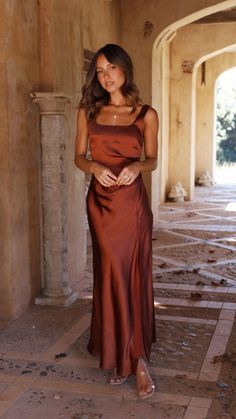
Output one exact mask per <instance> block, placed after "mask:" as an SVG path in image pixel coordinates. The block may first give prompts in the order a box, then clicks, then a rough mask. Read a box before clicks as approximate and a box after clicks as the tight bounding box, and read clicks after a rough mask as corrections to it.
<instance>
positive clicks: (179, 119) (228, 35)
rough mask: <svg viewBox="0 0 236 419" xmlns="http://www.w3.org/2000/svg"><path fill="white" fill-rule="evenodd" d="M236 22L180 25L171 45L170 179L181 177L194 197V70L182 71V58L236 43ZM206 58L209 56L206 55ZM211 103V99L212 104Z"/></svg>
mask: <svg viewBox="0 0 236 419" xmlns="http://www.w3.org/2000/svg"><path fill="white" fill-rule="evenodd" d="M235 31H236V23H228V24H227V27H226V25H225V24H221V23H214V24H192V25H188V26H185V27H183V28H181V29H180V30H179V31H178V32H177V34H176V36H175V38H174V39H173V41H172V43H171V48H170V57H171V58H170V63H171V66H170V141H169V183H170V184H175V183H176V182H177V181H181V182H182V184H183V186H184V187H185V189H186V190H187V192H188V196H189V197H190V199H191V198H192V193H193V188H194V175H195V173H194V166H195V143H194V140H195V139H194V136H193V132H192V129H193V123H194V118H195V114H194V103H193V102H194V101H195V99H194V94H195V91H196V86H195V85H194V84H193V73H192V72H191V71H190V72H185V71H183V67H182V65H183V62H184V61H187V62H190V63H192V64H195V63H197V62H198V61H199V60H200V59H202V58H203V57H207V56H208V55H209V54H215V53H217V52H218V51H220V50H222V49H224V48H227V47H229V46H230V45H233V44H234V43H235ZM205 59H206V58H205ZM210 105H211V106H212V104H210V101H209V106H210Z"/></svg>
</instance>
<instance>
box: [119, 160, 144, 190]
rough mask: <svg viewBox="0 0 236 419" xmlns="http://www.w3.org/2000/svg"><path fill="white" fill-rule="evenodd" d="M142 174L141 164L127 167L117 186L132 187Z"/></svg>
mask: <svg viewBox="0 0 236 419" xmlns="http://www.w3.org/2000/svg"><path fill="white" fill-rule="evenodd" d="M139 173H140V165H139V162H135V163H132V164H130V165H129V166H127V167H124V168H123V169H122V170H121V172H120V174H119V176H118V178H117V181H116V184H117V185H131V184H132V183H133V182H134V180H135V179H136V177H138V175H139Z"/></svg>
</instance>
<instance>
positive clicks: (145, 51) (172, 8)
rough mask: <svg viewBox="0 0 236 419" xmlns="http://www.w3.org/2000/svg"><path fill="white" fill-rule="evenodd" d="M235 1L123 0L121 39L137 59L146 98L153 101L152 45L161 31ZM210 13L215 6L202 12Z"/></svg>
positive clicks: (142, 89)
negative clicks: (148, 25)
mask: <svg viewBox="0 0 236 419" xmlns="http://www.w3.org/2000/svg"><path fill="white" fill-rule="evenodd" d="M235 3H236V2H235V1H233V0H232V1H223V2H222V1H216V0H198V1H196V0H178V1H173V0H148V1H147V0H129V1H127V0H121V16H122V19H121V42H122V45H123V46H124V47H125V48H126V49H127V51H129V52H130V54H131V57H132V59H133V61H134V64H135V67H136V79H137V83H138V86H139V88H140V91H141V94H142V97H143V100H144V101H145V102H148V103H151V102H152V92H151V69H152V49H153V44H154V42H155V40H156V38H157V37H158V36H159V35H160V33H161V32H162V31H163V30H164V29H166V28H167V27H168V26H169V25H171V24H173V23H174V22H176V21H177V20H181V19H183V18H185V17H187V16H188V15H191V14H194V13H196V12H198V11H199V10H201V9H206V8H210V7H213V8H214V7H217V6H218V7H220V8H221V7H222V8H224V7H225V8H226V7H230V6H231V5H233V4H234V5H235ZM220 5H222V6H220ZM206 13H209V14H210V13H213V10H211V9H209V10H206V11H205V12H203V13H202V15H204V14H206ZM193 20H194V17H193ZM145 21H150V22H151V23H152V24H153V31H152V33H151V34H150V36H148V37H144V22H145Z"/></svg>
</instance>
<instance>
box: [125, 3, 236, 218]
mask: <svg viewBox="0 0 236 419" xmlns="http://www.w3.org/2000/svg"><path fill="white" fill-rule="evenodd" d="M235 4H236V1H235V0H229V1H215V0H198V1H196V0H180V1H173V0H149V1H148V2H147V1H146V0H129V1H127V0H121V44H122V45H123V46H124V48H125V49H126V50H127V51H128V52H129V53H130V55H131V57H132V60H133V62H134V66H135V68H136V82H137V85H138V87H139V89H140V93H141V96H142V98H143V101H144V103H150V104H153V106H154V107H155V108H156V109H157V111H158V113H159V117H160V130H159V167H158V169H157V170H156V171H155V172H153V173H152V175H150V174H145V176H144V180H145V185H146V188H147V191H148V195H149V198H150V201H151V202H152V208H153V211H154V224H156V223H157V212H158V202H159V200H160V199H161V200H162V201H163V200H164V199H165V197H166V185H167V182H168V181H167V177H168V176H167V175H166V172H167V170H168V164H167V165H166V164H165V165H164V163H162V162H164V161H165V162H166V154H165V152H168V151H167V147H166V144H167V141H168V138H167V137H166V134H167V131H168V126H167V122H165V128H164V131H163V132H162V127H163V118H165V120H167V119H168V116H167V114H165V115H164V114H163V109H162V105H163V107H164V108H165V102H166V100H165V98H164V99H163V98H162V95H163V94H164V95H166V92H164V91H163V86H162V83H164V84H165V86H167V85H166V83H165V80H164V79H163V77H164V78H165V75H164V76H163V63H162V62H161V61H162V59H163V60H165V57H166V51H160V50H159V51H158V52H157V50H158V45H159V44H160V43H161V42H162V41H161V39H162V38H163V37H164V36H167V35H168V36H171V35H172V33H173V32H174V31H175V29H176V26H178V27H181V26H182V25H186V24H188V23H191V22H193V21H194V20H196V19H199V18H200V17H203V16H205V15H207V14H211V13H214V12H216V11H219V10H221V9H224V8H227V7H232V6H234V5H235ZM145 22H148V23H149V24H151V29H150V31H149V32H146V34H145V29H144V26H145ZM157 40H158V42H157ZM164 49H165V48H164ZM162 54H163V55H162ZM153 59H154V62H152V60H153ZM152 71H153V74H152ZM162 100H163V101H164V103H162ZM163 141H165V145H164V148H165V150H164V154H162V145H163V144H162V142H163ZM159 189H161V191H160V192H159Z"/></svg>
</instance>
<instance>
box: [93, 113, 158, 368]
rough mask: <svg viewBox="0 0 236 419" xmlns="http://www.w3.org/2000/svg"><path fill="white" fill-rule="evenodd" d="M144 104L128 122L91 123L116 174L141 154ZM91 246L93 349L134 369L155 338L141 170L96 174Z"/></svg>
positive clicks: (105, 363)
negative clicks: (108, 177) (119, 179)
mask: <svg viewBox="0 0 236 419" xmlns="http://www.w3.org/2000/svg"><path fill="white" fill-rule="evenodd" d="M147 109H148V106H146V105H144V106H143V107H142V109H141V111H140V113H139V115H138V117H137V118H136V120H135V121H134V122H133V124H131V125H128V126H118V125H116V126H109V125H101V124H98V123H96V121H91V122H90V123H89V137H90V150H91V157H92V160H94V161H96V162H98V163H101V164H103V165H106V166H108V167H110V169H111V170H112V171H113V173H114V174H115V175H118V174H119V173H120V171H121V170H122V168H123V167H124V166H126V165H128V164H130V163H132V162H133V161H138V160H140V155H141V150H142V144H143V134H142V127H143V117H144V115H145V113H146V111H147ZM87 211H88V221H89V227H90V232H91V237H92V246H93V271H94V287H93V311H92V321H91V331H90V340H89V343H88V350H89V352H90V353H91V354H92V355H94V356H98V357H100V367H101V368H104V369H113V368H115V367H116V368H117V373H118V374H119V375H122V376H126V375H128V374H131V373H132V374H135V371H136V366H137V360H138V358H141V357H142V358H146V359H149V357H150V352H151V345H152V342H154V341H155V317H154V302H153V286H152V212H151V209H150V207H149V203H148V197H147V193H146V189H145V187H144V184H143V180H142V176H141V175H139V176H138V177H137V178H136V179H135V181H134V182H133V183H132V184H131V185H123V186H118V185H115V186H112V187H104V186H102V185H101V184H100V183H99V182H98V181H97V180H96V178H95V177H92V180H91V183H90V187H89V191H88V195H87Z"/></svg>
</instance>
